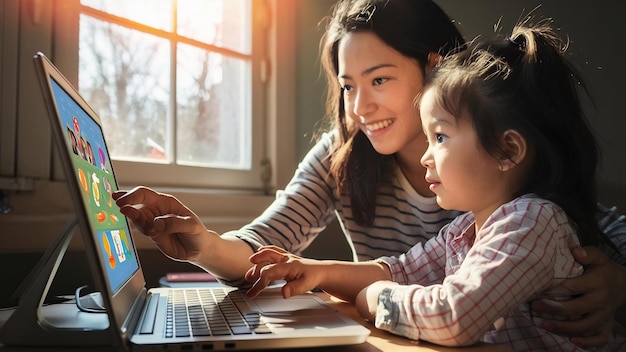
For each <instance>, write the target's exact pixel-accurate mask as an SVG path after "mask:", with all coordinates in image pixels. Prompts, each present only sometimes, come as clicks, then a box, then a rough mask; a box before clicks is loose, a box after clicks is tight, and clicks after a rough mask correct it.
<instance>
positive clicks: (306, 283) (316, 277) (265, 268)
mask: <svg viewBox="0 0 626 352" xmlns="http://www.w3.org/2000/svg"><path fill="white" fill-rule="evenodd" d="M250 262H251V263H252V264H254V266H253V267H252V268H250V270H248V272H247V273H246V275H245V278H246V280H248V281H250V282H254V284H253V285H252V287H251V288H250V289H249V290H248V292H247V295H248V296H250V297H255V296H256V295H258V294H259V292H261V291H262V290H263V289H264V288H265V287H267V286H268V285H269V284H271V283H272V282H274V281H277V280H285V281H287V283H286V284H285V285H284V286H283V287H282V291H281V292H282V295H283V297H284V298H289V297H292V296H295V295H299V294H303V293H305V292H307V291H309V290H312V289H314V288H316V287H318V285H319V284H320V283H321V281H322V277H323V276H324V275H323V273H324V270H323V265H322V262H320V261H317V260H314V259H305V258H301V257H298V256H296V255H293V254H291V253H288V252H287V251H285V250H284V249H282V248H279V247H276V246H265V247H261V248H259V250H258V251H257V252H256V253H254V254H253V255H252V256H250Z"/></svg>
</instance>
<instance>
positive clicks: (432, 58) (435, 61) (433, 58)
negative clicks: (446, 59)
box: [425, 52, 443, 74]
mask: <svg viewBox="0 0 626 352" xmlns="http://www.w3.org/2000/svg"><path fill="white" fill-rule="evenodd" d="M441 60H443V57H442V56H441V55H439V54H437V53H435V52H430V53H428V62H427V63H426V67H425V69H426V73H427V74H428V73H429V72H430V71H432V69H433V68H435V67H436V66H437V65H439V64H440V63H441Z"/></svg>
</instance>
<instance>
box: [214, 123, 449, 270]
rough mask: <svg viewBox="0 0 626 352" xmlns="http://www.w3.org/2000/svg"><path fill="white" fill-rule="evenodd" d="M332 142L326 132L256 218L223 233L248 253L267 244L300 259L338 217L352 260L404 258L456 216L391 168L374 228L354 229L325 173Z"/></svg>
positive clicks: (346, 205) (346, 202)
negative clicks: (246, 246) (242, 244)
mask: <svg viewBox="0 0 626 352" xmlns="http://www.w3.org/2000/svg"><path fill="white" fill-rule="evenodd" d="M331 138H332V134H331V133H326V134H324V135H323V136H322V138H321V139H320V141H319V142H318V143H317V144H316V145H315V146H314V147H313V148H312V149H311V151H309V153H308V154H307V155H306V157H305V158H304V159H303V161H302V162H301V163H300V164H299V165H298V168H297V170H296V173H295V175H294V176H293V178H292V179H291V181H290V182H289V184H288V185H287V186H286V187H285V189H284V190H281V191H278V192H277V193H276V199H275V200H274V201H273V203H272V204H271V205H270V206H269V207H268V208H267V209H266V210H265V211H264V212H263V213H262V214H261V215H260V216H259V217H258V218H256V219H255V220H253V222H252V223H250V224H248V225H246V226H244V227H243V228H241V229H239V230H237V231H231V232H228V233H226V234H227V235H234V236H237V237H239V238H241V239H243V240H244V241H246V242H248V243H249V244H250V246H251V247H253V249H256V248H258V247H259V246H262V245H268V244H272V245H276V246H280V247H282V248H284V249H286V250H288V251H290V252H292V253H294V254H300V253H301V252H302V251H303V250H304V249H305V248H307V247H308V246H309V245H310V244H311V242H312V241H313V240H314V239H315V238H316V236H317V235H318V234H319V233H320V232H322V230H324V229H325V228H326V226H327V225H328V224H329V223H331V222H332V221H334V220H335V218H338V219H339V221H340V224H341V226H342V228H343V230H344V233H343V234H340V233H337V234H336V235H337V236H344V235H345V237H346V239H347V241H348V244H349V245H350V246H351V247H352V250H353V255H354V259H355V260H361V261H362V260H369V259H374V258H378V257H381V256H383V255H398V254H401V253H404V252H406V251H408V250H409V249H410V248H411V247H412V246H413V245H414V244H415V243H419V242H424V241H426V240H428V239H430V238H431V237H433V236H435V235H436V234H437V233H438V232H439V230H440V229H441V227H442V226H443V225H444V224H446V223H448V222H450V221H451V220H452V219H453V218H454V217H455V216H456V215H458V214H459V212H455V211H446V210H443V209H441V208H440V207H439V205H437V202H436V199H435V198H434V197H431V198H427V197H423V196H421V195H419V194H418V193H417V192H416V191H415V189H413V187H412V186H411V185H410V184H409V182H408V180H407V179H406V178H405V177H404V175H403V174H402V172H401V171H400V169H399V168H397V167H396V170H395V173H394V177H393V178H392V180H391V181H390V182H388V183H383V184H382V185H381V186H380V188H379V191H378V194H377V198H376V219H375V221H374V224H373V226H371V227H364V226H361V225H359V224H357V223H356V222H355V221H354V219H353V217H352V209H351V203H350V198H349V197H347V196H342V197H337V196H336V193H337V192H336V190H337V184H336V182H335V180H334V178H333V177H332V176H331V175H330V173H329V168H330V160H329V150H330V147H331V142H332V140H331ZM416 157H417V156H416Z"/></svg>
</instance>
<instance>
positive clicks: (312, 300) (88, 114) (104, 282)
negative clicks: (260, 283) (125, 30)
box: [34, 53, 369, 351]
mask: <svg viewBox="0 0 626 352" xmlns="http://www.w3.org/2000/svg"><path fill="white" fill-rule="evenodd" d="M34 60H35V65H36V67H37V72H38V74H39V78H40V82H41V86H42V89H43V93H44V97H45V100H46V104H47V106H48V111H49V116H50V121H51V124H52V130H53V134H54V137H55V140H56V142H57V146H58V149H59V154H60V156H61V160H62V164H63V167H64V169H65V172H66V174H67V177H68V180H69V182H68V183H69V187H70V190H71V192H70V193H71V195H72V197H73V202H74V203H75V208H76V212H77V218H78V223H79V225H80V226H81V232H82V233H83V235H84V236H83V237H84V238H83V242H84V247H85V250H86V253H87V257H88V258H89V260H90V265H91V271H92V272H93V277H94V280H95V281H96V283H97V285H98V286H99V287H98V289H99V290H100V294H101V301H102V304H103V306H104V307H105V308H106V314H107V315H108V319H109V325H110V329H111V330H112V332H113V334H114V335H115V336H114V338H115V340H117V342H118V343H119V344H121V345H122V346H123V347H124V348H127V349H130V350H141V349H154V348H155V347H158V348H159V349H163V348H165V349H171V350H231V351H232V350H240V349H280V348H293V347H313V346H332V345H347V344H358V343H362V342H364V341H365V340H366V338H367V336H368V335H369V330H368V329H366V328H365V327H363V326H362V325H361V324H359V323H357V322H356V321H354V320H352V319H350V318H348V317H346V316H343V315H341V314H340V313H338V312H337V311H335V310H334V309H332V307H331V306H330V305H328V304H327V303H326V302H324V301H323V300H321V299H320V298H319V297H317V296H316V295H314V294H305V295H300V296H297V297H293V298H290V299H287V300H285V299H283V298H282V297H281V296H280V292H279V288H270V289H268V290H266V291H265V292H263V293H262V294H261V295H259V296H258V297H256V298H255V299H250V298H248V297H246V296H245V294H243V291H239V290H237V289H235V288H229V287H196V288H165V287H160V288H151V289H148V288H146V287H145V280H144V275H143V272H142V268H141V263H140V260H139V258H138V257H137V251H136V249H135V246H134V244H133V237H132V236H131V230H130V228H129V224H128V222H127V220H126V218H125V217H124V216H123V215H122V214H121V213H120V212H119V210H118V208H117V207H116V205H115V202H114V201H113V199H112V197H111V194H112V192H115V191H116V190H117V187H118V186H117V182H116V179H115V174H114V172H113V167H112V164H111V158H110V156H109V153H108V150H107V145H106V140H105V137H104V134H103V132H102V127H101V123H100V120H99V118H98V116H97V115H96V114H95V113H94V111H93V110H92V109H91V108H90V107H89V105H88V104H87V103H86V102H85V100H84V99H83V98H82V97H81V96H80V95H79V93H78V92H77V91H76V90H75V89H74V88H73V87H72V85H71V84H70V83H69V81H68V80H67V79H66V78H65V77H64V76H63V75H62V74H61V73H60V71H59V70H58V69H57V68H56V67H55V66H54V65H53V64H52V63H51V62H50V61H49V59H48V58H46V56H45V55H44V54H42V53H37V54H36V55H35V57H34ZM179 313H180V314H182V313H185V315H184V317H181V316H179ZM93 314H95V315H98V313H93ZM100 315H104V314H100ZM168 319H169V320H168ZM190 324H191V326H189V325H190Z"/></svg>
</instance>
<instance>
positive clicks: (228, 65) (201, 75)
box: [177, 44, 251, 169]
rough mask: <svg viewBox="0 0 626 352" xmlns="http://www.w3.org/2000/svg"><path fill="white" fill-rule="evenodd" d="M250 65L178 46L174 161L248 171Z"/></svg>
mask: <svg viewBox="0 0 626 352" xmlns="http://www.w3.org/2000/svg"><path fill="white" fill-rule="evenodd" d="M250 70H251V68H250V64H249V63H248V62H245V61H243V60H239V59H234V58H228V57H225V56H222V55H220V54H216V53H210V52H207V51H205V50H201V49H197V48H194V47H191V46H188V45H184V44H180V45H179V46H178V58H177V87H178V90H177V91H178V93H177V132H178V138H177V140H178V141H179V143H178V146H177V160H178V163H180V164H186V165H202V166H213V167H225V168H234V169H249V168H250V163H251V161H250V158H251V156H250V153H249V149H250V145H249V143H250V135H251V131H250V124H249V121H250V119H251V116H250V115H251V114H250V109H249V108H248V107H249V106H250V104H251V98H250V89H251V88H250V87H251V82H250V76H251V74H250Z"/></svg>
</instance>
